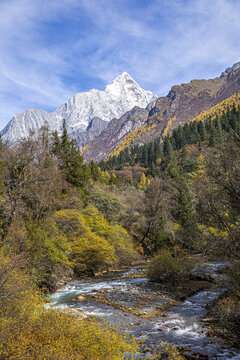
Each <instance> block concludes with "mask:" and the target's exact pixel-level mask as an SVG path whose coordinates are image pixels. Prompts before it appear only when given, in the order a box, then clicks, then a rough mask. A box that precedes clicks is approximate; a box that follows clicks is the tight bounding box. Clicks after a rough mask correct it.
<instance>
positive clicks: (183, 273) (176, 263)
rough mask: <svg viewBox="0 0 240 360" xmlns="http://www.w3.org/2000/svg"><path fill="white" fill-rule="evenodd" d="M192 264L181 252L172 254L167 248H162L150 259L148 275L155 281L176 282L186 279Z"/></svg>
mask: <svg viewBox="0 0 240 360" xmlns="http://www.w3.org/2000/svg"><path fill="white" fill-rule="evenodd" d="M192 266H193V264H192V261H190V260H189V259H188V258H187V257H186V256H184V255H182V254H177V255H175V256H174V255H173V254H172V253H171V252H170V251H169V250H168V249H162V250H160V251H159V252H158V254H157V255H155V256H154V258H153V259H152V260H151V262H150V264H149V266H148V276H149V277H150V279H151V280H153V281H156V282H168V283H171V284H175V283H178V282H180V281H184V280H187V279H188V276H189V272H190V270H191V268H192Z"/></svg>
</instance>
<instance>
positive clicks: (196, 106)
mask: <svg viewBox="0 0 240 360" xmlns="http://www.w3.org/2000/svg"><path fill="white" fill-rule="evenodd" d="M238 92H240V68H237V69H236V70H232V71H230V72H229V73H228V74H227V75H224V76H223V77H221V76H220V77H217V78H214V79H209V80H205V79H203V80H192V81H190V82H189V83H185V84H181V85H174V86H172V88H171V90H170V91H169V93H168V95H167V96H165V97H159V98H158V99H157V100H156V101H155V104H154V105H153V106H151V108H150V109H149V110H150V111H149V113H148V116H147V120H146V124H147V125H150V126H147V125H145V124H142V125H141V126H142V127H143V126H144V128H143V131H141V127H139V129H138V131H135V129H133V130H132V133H131V131H130V132H128V133H127V134H126V136H125V138H124V139H122V144H121V142H115V145H116V146H115V149H118V151H117V153H119V150H120V149H121V150H122V149H124V146H125V145H126V146H130V145H136V144H138V145H142V144H145V143H147V142H149V141H152V140H153V139H154V138H156V137H161V136H166V135H167V133H168V132H169V131H171V130H173V129H174V128H176V127H178V126H179V125H183V124H184V123H186V122H189V121H191V120H192V119H193V118H195V117H197V116H198V115H199V114H200V113H201V112H203V111H207V110H208V109H210V108H211V107H213V106H215V105H217V104H218V103H220V102H221V101H223V100H225V99H227V98H229V97H231V96H232V95H233V94H235V93H238ZM109 126H110V124H108V126H107V128H108V127H109ZM107 128H106V129H107ZM106 129H105V130H106ZM115 138H117V134H116V133H112V139H115ZM127 138H128V141H126V139H127ZM100 139H101V134H100V135H99V136H98V139H97V141H95V140H94V139H93V140H92V141H91V142H90V143H89V144H88V146H87V148H86V149H84V150H85V151H84V156H85V158H86V159H87V160H89V159H92V158H93V159H97V160H98V161H99V160H102V159H103V157H102V158H101V159H100V158H99V155H98V156H97V157H95V156H96V155H95V154H96V153H98V154H100V153H103V149H104V146H105V145H104V142H103V141H102V142H101V141H100ZM109 141H111V139H110V138H109ZM117 153H116V151H112V152H111V153H105V157H107V156H109V155H110V154H111V155H113V154H114V155H116V154H117Z"/></svg>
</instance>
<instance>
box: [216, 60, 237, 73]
mask: <svg viewBox="0 0 240 360" xmlns="http://www.w3.org/2000/svg"><path fill="white" fill-rule="evenodd" d="M238 69H240V61H238V62H237V63H236V64H233V66H232V67H228V68H227V69H226V70H225V71H223V72H222V74H221V76H220V77H224V76H226V75H228V74H230V73H231V72H233V71H235V70H238Z"/></svg>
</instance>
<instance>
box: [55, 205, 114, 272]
mask: <svg viewBox="0 0 240 360" xmlns="http://www.w3.org/2000/svg"><path fill="white" fill-rule="evenodd" d="M54 219H55V221H56V223H57V226H58V228H59V229H60V230H61V231H62V233H63V234H65V236H66V237H67V239H68V241H69V244H70V247H71V254H70V261H71V263H72V266H73V268H74V271H75V272H76V273H77V274H80V273H82V272H90V273H94V272H96V271H99V270H101V269H105V268H107V267H108V266H111V265H113V264H114V262H115V261H116V257H115V251H114V247H113V246H112V245H110V244H109V243H108V241H107V240H106V239H105V238H104V237H102V236H101V234H99V235H97V234H95V233H94V232H93V231H92V229H91V227H90V226H89V225H88V223H87V220H86V219H85V218H84V216H83V214H82V213H81V212H80V211H79V210H73V209H66V210H60V211H57V212H56V213H55V214H54Z"/></svg>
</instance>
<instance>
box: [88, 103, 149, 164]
mask: <svg viewBox="0 0 240 360" xmlns="http://www.w3.org/2000/svg"><path fill="white" fill-rule="evenodd" d="M147 118H148V111H147V110H145V109H142V108H139V107H137V106H135V107H134V108H133V109H132V110H130V111H128V112H126V113H125V114H124V115H123V116H121V117H120V118H119V119H113V120H112V121H110V123H109V124H108V126H107V128H106V129H104V130H103V131H102V132H101V134H100V135H98V136H97V137H96V138H95V139H94V140H93V141H92V142H90V143H89V145H87V146H86V147H85V148H84V149H83V151H84V157H85V159H86V160H91V159H92V158H94V159H95V160H96V161H100V160H102V159H104V158H105V157H107V156H108V155H109V154H110V153H111V152H112V151H114V149H115V148H116V147H117V146H118V144H119V143H121V142H122V141H123V140H124V139H125V137H126V136H127V135H128V134H129V133H131V132H132V131H134V130H137V129H139V128H140V127H141V126H143V125H144V124H145V123H146V121H147Z"/></svg>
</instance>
